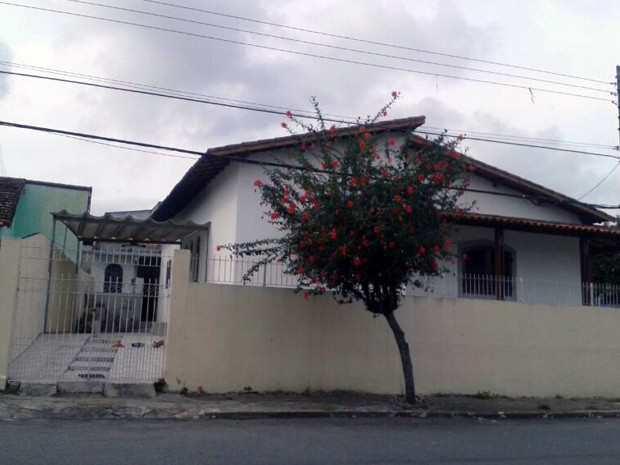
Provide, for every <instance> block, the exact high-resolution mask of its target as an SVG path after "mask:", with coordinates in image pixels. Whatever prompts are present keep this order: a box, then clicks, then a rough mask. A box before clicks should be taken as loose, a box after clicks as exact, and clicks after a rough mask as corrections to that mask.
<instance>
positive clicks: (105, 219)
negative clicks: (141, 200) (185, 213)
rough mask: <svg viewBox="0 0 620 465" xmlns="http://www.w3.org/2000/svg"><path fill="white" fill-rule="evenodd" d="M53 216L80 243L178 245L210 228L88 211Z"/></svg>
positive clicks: (195, 224)
mask: <svg viewBox="0 0 620 465" xmlns="http://www.w3.org/2000/svg"><path fill="white" fill-rule="evenodd" d="M53 215H54V219H55V220H58V221H60V222H62V223H63V224H64V225H65V226H67V228H69V230H70V231H71V232H72V233H73V234H75V235H76V236H77V238H78V239H79V240H81V241H102V242H134V243H136V242H140V243H147V244H148V243H150V244H178V243H180V242H181V239H183V238H184V237H186V236H188V235H190V234H192V233H194V232H197V231H206V230H208V228H209V225H210V223H204V224H198V223H194V222H193V221H187V222H177V221H173V220H166V221H155V220H153V219H152V218H147V219H136V218H134V217H133V216H131V215H127V216H123V217H119V216H118V215H112V214H110V213H106V214H105V215H103V216H94V215H91V214H90V213H88V212H85V213H81V214H77V215H76V214H72V213H69V212H67V211H66V210H62V211H60V212H57V213H53Z"/></svg>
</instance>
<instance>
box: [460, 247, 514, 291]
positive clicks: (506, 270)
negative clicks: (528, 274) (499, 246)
mask: <svg viewBox="0 0 620 465" xmlns="http://www.w3.org/2000/svg"><path fill="white" fill-rule="evenodd" d="M462 252H463V258H462V260H463V262H462V267H461V271H462V278H461V292H462V294H463V295H468V296H478V297H484V296H488V297H496V298H498V299H504V298H514V272H513V270H514V256H515V253H514V251H513V250H512V249H509V248H507V247H504V252H503V257H502V259H501V260H500V261H499V267H500V268H499V270H498V272H497V273H496V271H495V266H496V263H495V262H496V260H495V246H494V245H472V246H468V247H464V248H463V249H462Z"/></svg>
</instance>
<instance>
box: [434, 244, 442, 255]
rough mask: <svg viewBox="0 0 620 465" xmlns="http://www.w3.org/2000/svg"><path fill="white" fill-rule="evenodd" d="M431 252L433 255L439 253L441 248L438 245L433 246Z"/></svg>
mask: <svg viewBox="0 0 620 465" xmlns="http://www.w3.org/2000/svg"><path fill="white" fill-rule="evenodd" d="M433 252H435V253H439V252H441V247H439V246H438V245H434V246H433Z"/></svg>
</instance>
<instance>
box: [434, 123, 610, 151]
mask: <svg viewBox="0 0 620 465" xmlns="http://www.w3.org/2000/svg"><path fill="white" fill-rule="evenodd" d="M424 127H425V128H426V129H434V130H437V131H447V132H449V133H453V134H455V135H457V136H458V135H463V136H464V137H465V138H468V137H469V136H490V137H494V138H496V139H507V140H512V139H516V140H524V141H529V142H537V143H541V142H542V143H555V144H558V145H576V146H580V147H596V148H602V149H609V150H620V149H619V148H618V146H616V145H610V144H595V143H593V142H575V141H567V140H562V139H547V138H544V137H528V136H516V135H510V134H497V133H493V132H481V131H471V130H469V129H450V128H439V127H434V126H427V125H424Z"/></svg>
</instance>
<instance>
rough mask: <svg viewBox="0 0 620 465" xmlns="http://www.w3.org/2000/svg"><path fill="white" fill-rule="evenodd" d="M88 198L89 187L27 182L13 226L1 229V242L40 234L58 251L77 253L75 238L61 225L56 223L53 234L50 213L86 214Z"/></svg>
mask: <svg viewBox="0 0 620 465" xmlns="http://www.w3.org/2000/svg"><path fill="white" fill-rule="evenodd" d="M90 196H91V189H90V188H88V187H78V186H65V185H62V184H51V183H50V184H48V183H38V182H31V181H26V185H25V186H24V190H23V191H22V195H21V197H20V199H19V203H18V204H17V210H16V211H15V216H14V218H13V224H12V225H11V227H10V228H0V238H3V237H12V238H24V237H28V236H31V235H32V234H36V233H41V234H43V235H44V236H45V237H46V238H48V239H49V240H50V241H52V240H54V241H55V242H56V244H57V246H58V247H59V248H61V249H64V250H67V251H72V250H77V247H78V241H77V238H76V237H75V236H74V235H73V234H72V233H71V232H70V231H68V230H67V228H66V227H65V225H64V224H62V223H60V222H58V221H57V222H56V230H55V232H54V218H53V217H52V212H58V211H60V210H67V211H68V212H69V213H76V214H77V213H83V212H85V211H88V210H90ZM52 236H53V237H52Z"/></svg>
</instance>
